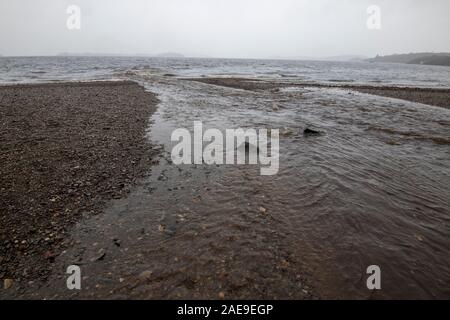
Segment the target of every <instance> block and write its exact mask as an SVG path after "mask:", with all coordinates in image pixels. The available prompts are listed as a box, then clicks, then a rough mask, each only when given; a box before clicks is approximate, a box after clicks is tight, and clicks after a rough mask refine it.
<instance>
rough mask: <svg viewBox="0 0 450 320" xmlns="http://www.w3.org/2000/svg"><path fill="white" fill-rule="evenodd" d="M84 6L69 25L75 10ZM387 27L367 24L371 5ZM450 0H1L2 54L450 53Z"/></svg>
mask: <svg viewBox="0 0 450 320" xmlns="http://www.w3.org/2000/svg"><path fill="white" fill-rule="evenodd" d="M72 4H74V5H78V6H79V8H80V9H81V29H80V30H69V29H68V28H67V19H68V18H69V14H67V12H66V10H67V7H68V6H69V5H72ZM370 5H377V6H378V7H379V8H380V10H381V15H380V17H381V20H380V22H381V29H380V30H371V29H368V27H367V19H368V18H369V14H368V13H367V8H368V7H369V6H370ZM449 12H450V1H449V0H428V1H427V0H369V1H366V0H1V1H0V54H2V55H52V54H57V53H60V52H72V53H83V52H90V53H117V54H157V53H161V52H178V53H182V54H184V55H189V56H211V57H236V58H270V57H287V58H294V57H315V58H319V57H328V56H336V55H345V54H358V55H366V56H373V55H375V54H377V53H379V54H391V53H403V52H416V51H450V41H448V39H449V31H450V17H449Z"/></svg>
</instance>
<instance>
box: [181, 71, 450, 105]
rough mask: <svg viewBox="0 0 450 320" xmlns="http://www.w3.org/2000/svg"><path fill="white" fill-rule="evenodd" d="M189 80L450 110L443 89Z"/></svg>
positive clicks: (448, 96)
mask: <svg viewBox="0 0 450 320" xmlns="http://www.w3.org/2000/svg"><path fill="white" fill-rule="evenodd" d="M188 80H194V81H199V82H203V83H207V84H212V85H217V86H224V87H231V88H236V89H243V90H252V91H255V90H271V91H276V90H279V89H280V88H283V87H318V88H341V89H347V90H353V91H358V92H362V93H368V94H372V95H378V96H384V97H390V98H395V99H402V100H407V101H412V102H418V103H423V104H427V105H431V106H437V107H442V108H446V109H450V103H449V101H450V89H444V88H443V89H441V88H436V89H435V88H416V87H399V86H367V85H346V84H336V85H333V84H317V83H295V82H294V83H292V82H275V81H273V82H272V81H262V80H258V79H246V78H191V79H188Z"/></svg>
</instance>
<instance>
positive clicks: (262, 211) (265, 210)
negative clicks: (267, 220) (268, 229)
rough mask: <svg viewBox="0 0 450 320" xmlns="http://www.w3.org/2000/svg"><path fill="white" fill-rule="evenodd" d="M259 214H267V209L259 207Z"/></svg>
mask: <svg viewBox="0 0 450 320" xmlns="http://www.w3.org/2000/svg"><path fill="white" fill-rule="evenodd" d="M259 212H261V213H266V212H267V209H266V208H264V207H259Z"/></svg>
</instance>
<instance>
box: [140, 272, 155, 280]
mask: <svg viewBox="0 0 450 320" xmlns="http://www.w3.org/2000/svg"><path fill="white" fill-rule="evenodd" d="M152 273H153V272H151V271H150V270H145V271H142V272H141V274H140V275H139V278H141V279H150V277H151V276H152Z"/></svg>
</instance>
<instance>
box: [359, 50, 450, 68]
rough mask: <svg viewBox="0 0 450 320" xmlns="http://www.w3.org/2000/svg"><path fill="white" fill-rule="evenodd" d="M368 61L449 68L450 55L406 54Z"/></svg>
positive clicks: (430, 53)
mask: <svg viewBox="0 0 450 320" xmlns="http://www.w3.org/2000/svg"><path fill="white" fill-rule="evenodd" d="M366 61H369V62H392V63H409V64H426V65H440V66H449V65H450V62H449V61H450V53H448V52H439V53H434V52H418V53H406V54H392V55H388V56H379V55H377V56H376V57H375V58H371V59H367V60H366Z"/></svg>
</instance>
